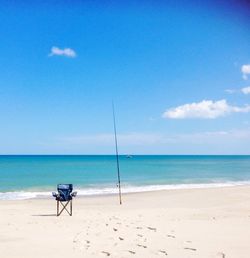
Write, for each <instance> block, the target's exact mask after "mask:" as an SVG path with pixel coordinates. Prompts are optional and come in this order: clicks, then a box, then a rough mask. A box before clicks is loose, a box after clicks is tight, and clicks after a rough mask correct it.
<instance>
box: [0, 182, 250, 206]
mask: <svg viewBox="0 0 250 258" xmlns="http://www.w3.org/2000/svg"><path fill="white" fill-rule="evenodd" d="M240 186H250V181H228V182H224V183H199V184H195V183H190V184H168V185H144V186H132V185H131V186H126V187H122V193H123V194H136V193H147V192H159V191H172V190H188V189H190V190H192V189H213V188H225V187H226V188H228V187H240ZM74 190H75V191H77V192H78V194H77V196H78V198H79V197H80V198H82V197H83V198H86V197H92V196H93V197H94V196H97V197H98V196H99V197H100V196H109V195H111V196H112V195H116V194H117V188H111V187H107V188H105V187H103V188H85V189H84V188H80V189H79V188H75V189H74ZM53 191H56V188H55V189H54V190H52V191H9V192H0V201H6V200H13V201H15V200H30V199H49V198H50V197H51V193H52V192H53Z"/></svg>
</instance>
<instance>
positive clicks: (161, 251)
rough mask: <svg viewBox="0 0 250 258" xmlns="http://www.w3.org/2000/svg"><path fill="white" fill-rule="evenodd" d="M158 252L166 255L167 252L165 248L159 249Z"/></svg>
mask: <svg viewBox="0 0 250 258" xmlns="http://www.w3.org/2000/svg"><path fill="white" fill-rule="evenodd" d="M159 253H160V254H164V255H168V253H167V252H166V251H165V250H159Z"/></svg>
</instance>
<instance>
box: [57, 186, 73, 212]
mask: <svg viewBox="0 0 250 258" xmlns="http://www.w3.org/2000/svg"><path fill="white" fill-rule="evenodd" d="M57 191H58V193H55V192H52V195H53V196H54V197H55V198H56V201H57V206H56V207H57V209H56V215H57V216H60V215H61V214H62V212H63V211H64V210H65V211H67V213H68V214H69V215H70V216H72V199H73V197H76V195H77V192H72V191H73V185H72V184H58V185H57ZM64 203H65V204H64ZM60 204H61V206H62V208H61V210H60V209H59V206H60ZM68 204H70V210H68V209H67V205H68Z"/></svg>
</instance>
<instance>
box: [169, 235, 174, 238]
mask: <svg viewBox="0 0 250 258" xmlns="http://www.w3.org/2000/svg"><path fill="white" fill-rule="evenodd" d="M167 237H171V238H175V236H174V235H167Z"/></svg>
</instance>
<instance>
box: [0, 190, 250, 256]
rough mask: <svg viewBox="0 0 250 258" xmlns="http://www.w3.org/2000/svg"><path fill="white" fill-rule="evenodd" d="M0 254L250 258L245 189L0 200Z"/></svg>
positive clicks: (249, 214) (248, 193)
mask: <svg viewBox="0 0 250 258" xmlns="http://www.w3.org/2000/svg"><path fill="white" fill-rule="evenodd" d="M0 210H1V219H0V228H1V231H0V254H1V255H0V256H1V257H4V258H9V257H25V258H29V257H32V258H33V257H43V258H44V257H51V258H52V257H60V258H62V257H121V258H122V257H149V258H151V257H176V258H177V257H178V258H188V257H202V258H208V257H217V258H223V257H224V258H225V257H226V258H230V257H231V258H249V257H250V244H249V239H250V187H247V186H242V187H240V186H237V187H224V188H214V189H192V190H166V191H158V192H147V193H137V194H126V195H124V196H123V205H121V206H120V205H119V204H118V199H117V196H95V197H78V198H76V199H75V200H74V203H73V216H72V217H70V216H68V215H67V214H66V213H63V214H62V215H61V216H60V217H56V215H55V211H56V202H55V201H54V200H53V198H51V199H32V200H22V201H1V202H0Z"/></svg>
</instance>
